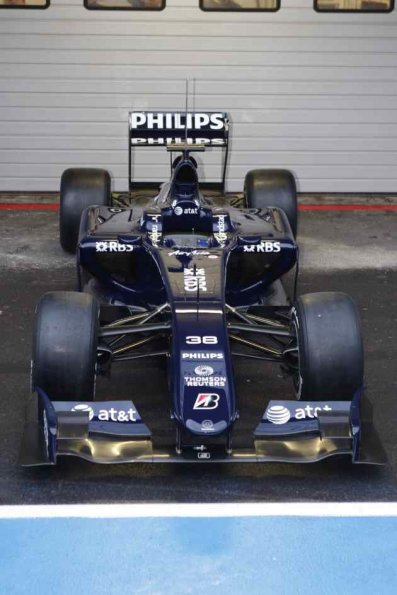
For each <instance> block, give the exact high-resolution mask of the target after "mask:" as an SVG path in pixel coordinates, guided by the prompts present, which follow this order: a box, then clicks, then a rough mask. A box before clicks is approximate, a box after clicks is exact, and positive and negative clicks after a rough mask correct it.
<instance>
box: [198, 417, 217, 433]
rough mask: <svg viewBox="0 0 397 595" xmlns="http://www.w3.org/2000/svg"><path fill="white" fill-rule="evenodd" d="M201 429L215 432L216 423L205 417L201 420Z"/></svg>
mask: <svg viewBox="0 0 397 595" xmlns="http://www.w3.org/2000/svg"><path fill="white" fill-rule="evenodd" d="M201 430H202V431H203V432H213V431H214V423H213V421H212V420H211V419H205V420H204V421H202V422H201Z"/></svg>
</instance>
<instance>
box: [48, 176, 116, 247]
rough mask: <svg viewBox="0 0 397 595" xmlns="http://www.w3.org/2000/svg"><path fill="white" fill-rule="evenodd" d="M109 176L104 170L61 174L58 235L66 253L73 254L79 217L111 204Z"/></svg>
mask: <svg viewBox="0 0 397 595" xmlns="http://www.w3.org/2000/svg"><path fill="white" fill-rule="evenodd" d="M110 204H111V192H110V174H109V172H108V171H106V170H105V169H93V168H71V169H67V170H65V171H64V172H63V174H62V178H61V192H60V215H59V232H60V242H61V246H62V248H63V249H64V250H66V252H71V253H72V254H73V253H74V252H76V247H77V242H78V235H79V228H80V218H81V214H82V213H83V211H84V209H86V208H87V207H89V206H91V205H99V206H103V205H110Z"/></svg>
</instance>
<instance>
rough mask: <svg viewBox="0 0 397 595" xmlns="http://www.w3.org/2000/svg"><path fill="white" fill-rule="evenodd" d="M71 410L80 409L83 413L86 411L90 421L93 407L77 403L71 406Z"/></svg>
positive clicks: (92, 415)
mask: <svg viewBox="0 0 397 595" xmlns="http://www.w3.org/2000/svg"><path fill="white" fill-rule="evenodd" d="M71 411H80V412H83V413H88V419H89V421H91V420H92V418H93V417H94V410H93V408H92V407H90V405H86V404H85V403H79V404H78V405H75V406H74V407H72V409H71Z"/></svg>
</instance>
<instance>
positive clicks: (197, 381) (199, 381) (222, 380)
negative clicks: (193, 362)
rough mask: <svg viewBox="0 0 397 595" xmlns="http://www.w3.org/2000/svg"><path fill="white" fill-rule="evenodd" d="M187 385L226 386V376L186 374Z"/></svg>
mask: <svg viewBox="0 0 397 595" xmlns="http://www.w3.org/2000/svg"><path fill="white" fill-rule="evenodd" d="M185 384H186V386H198V387H201V386H203V387H209V388H223V387H224V386H226V377H225V376H209V377H203V376H197V377H195V376H185Z"/></svg>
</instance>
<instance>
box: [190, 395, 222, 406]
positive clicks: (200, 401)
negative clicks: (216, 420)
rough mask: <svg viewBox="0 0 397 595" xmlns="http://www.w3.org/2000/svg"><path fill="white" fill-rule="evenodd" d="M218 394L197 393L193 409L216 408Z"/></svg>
mask: <svg viewBox="0 0 397 595" xmlns="http://www.w3.org/2000/svg"><path fill="white" fill-rule="evenodd" d="M219 399H220V396H219V395H218V394H216V393H199V394H198V395H197V399H196V401H195V403H194V406H193V409H216V408H217V407H218V404H219Z"/></svg>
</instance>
